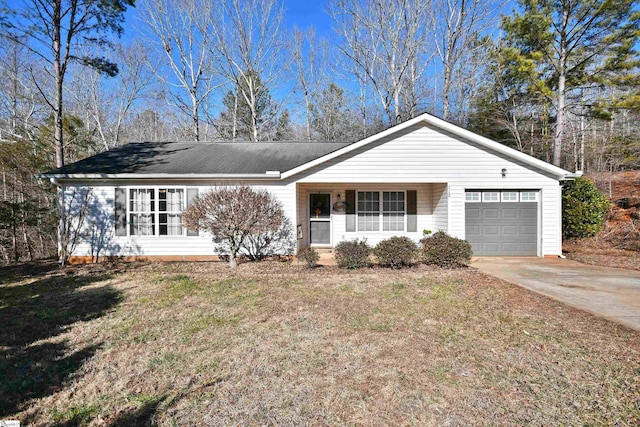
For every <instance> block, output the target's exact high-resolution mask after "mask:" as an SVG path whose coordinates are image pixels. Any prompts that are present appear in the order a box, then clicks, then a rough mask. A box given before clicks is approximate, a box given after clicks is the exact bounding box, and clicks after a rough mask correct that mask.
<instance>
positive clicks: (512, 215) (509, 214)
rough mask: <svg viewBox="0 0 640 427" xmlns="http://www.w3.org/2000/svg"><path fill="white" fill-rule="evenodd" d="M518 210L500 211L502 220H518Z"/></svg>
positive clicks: (507, 209) (505, 209)
mask: <svg viewBox="0 0 640 427" xmlns="http://www.w3.org/2000/svg"><path fill="white" fill-rule="evenodd" d="M518 214H519V212H518V208H503V209H502V219H517V218H518Z"/></svg>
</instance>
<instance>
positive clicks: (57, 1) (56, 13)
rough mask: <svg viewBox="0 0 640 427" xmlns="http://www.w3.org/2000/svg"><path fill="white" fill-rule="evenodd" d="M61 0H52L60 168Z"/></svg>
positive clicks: (60, 161)
mask: <svg viewBox="0 0 640 427" xmlns="http://www.w3.org/2000/svg"><path fill="white" fill-rule="evenodd" d="M61 1H62V0H54V2H53V4H54V6H53V20H52V21H53V54H54V58H53V72H54V78H55V83H56V99H55V105H54V109H53V121H54V126H55V145H56V167H58V168H61V167H62V166H64V141H63V136H62V91H63V87H62V83H63V79H64V70H63V69H62V64H61V61H60V54H61V52H60V49H61V47H60V44H61V36H60V26H61V25H62V23H61V19H62V18H61V16H60V9H61Z"/></svg>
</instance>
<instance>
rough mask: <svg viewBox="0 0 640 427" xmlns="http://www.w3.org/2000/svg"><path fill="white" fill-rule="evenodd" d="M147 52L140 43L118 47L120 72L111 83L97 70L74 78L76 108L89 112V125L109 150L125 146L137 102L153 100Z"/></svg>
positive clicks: (116, 53) (87, 113)
mask: <svg viewBox="0 0 640 427" xmlns="http://www.w3.org/2000/svg"><path fill="white" fill-rule="evenodd" d="M147 53H148V51H147V48H146V47H145V46H143V45H142V44H140V43H137V42H134V43H133V44H132V45H131V46H129V47H122V48H117V49H116V51H115V57H116V58H117V61H118V63H119V64H120V72H119V73H118V76H116V77H115V78H114V79H113V80H110V81H105V80H104V78H103V76H102V75H101V74H100V73H98V72H96V71H94V70H87V71H85V72H79V73H76V74H77V75H76V76H74V77H75V78H74V82H73V83H74V84H73V87H70V88H69V91H70V92H71V93H73V94H74V96H75V99H76V101H77V103H78V105H77V106H76V109H77V110H79V111H78V112H81V111H84V112H85V114H86V123H87V124H89V123H91V124H92V127H94V130H95V133H96V134H97V136H98V138H99V139H100V142H101V143H102V145H103V147H104V149H105V150H109V149H111V148H114V147H117V146H119V145H121V144H122V136H123V135H122V134H123V127H124V124H125V120H126V119H127V117H128V115H129V112H130V110H131V108H132V107H133V104H134V102H135V101H137V100H140V99H143V98H148V97H150V93H149V88H150V87H151V84H152V80H153V73H152V72H151V70H150V69H149V67H148V60H147Z"/></svg>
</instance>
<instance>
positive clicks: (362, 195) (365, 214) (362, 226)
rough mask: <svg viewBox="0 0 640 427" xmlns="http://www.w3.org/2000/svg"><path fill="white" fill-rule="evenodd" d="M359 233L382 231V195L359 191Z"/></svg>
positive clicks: (374, 192)
mask: <svg viewBox="0 0 640 427" xmlns="http://www.w3.org/2000/svg"><path fill="white" fill-rule="evenodd" d="M358 231H380V193H379V192H377V191H358Z"/></svg>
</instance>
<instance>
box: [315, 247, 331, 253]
mask: <svg viewBox="0 0 640 427" xmlns="http://www.w3.org/2000/svg"><path fill="white" fill-rule="evenodd" d="M314 249H315V250H316V252H318V253H319V254H332V253H333V248H314Z"/></svg>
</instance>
